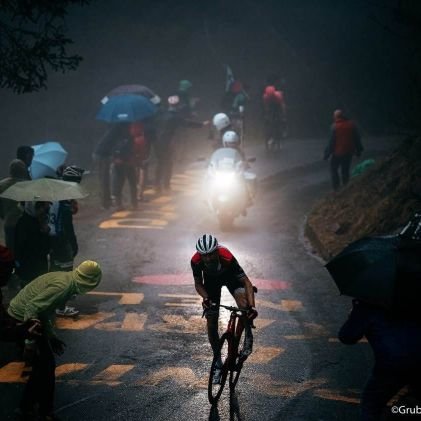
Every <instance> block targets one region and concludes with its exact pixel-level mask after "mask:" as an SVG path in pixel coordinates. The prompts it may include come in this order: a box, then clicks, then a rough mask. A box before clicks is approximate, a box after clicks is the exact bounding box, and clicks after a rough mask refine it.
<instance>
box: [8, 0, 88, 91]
mask: <svg viewBox="0 0 421 421" xmlns="http://www.w3.org/2000/svg"><path fill="white" fill-rule="evenodd" d="M89 2H90V0H0V87H2V88H8V89H12V90H13V91H14V92H16V93H26V92H33V91H38V90H40V89H41V88H44V89H45V88H46V87H47V79H48V71H49V70H52V71H55V72H57V71H61V72H62V73H65V72H66V71H69V70H75V69H76V68H77V67H78V66H79V64H80V62H81V61H82V57H81V56H79V55H77V54H75V55H69V54H68V53H67V51H66V48H67V47H68V46H69V45H70V44H72V43H73V41H72V40H71V39H70V38H68V37H66V31H67V27H66V22H65V17H66V15H67V11H68V8H69V7H70V6H72V5H80V6H82V5H84V4H88V3H89Z"/></svg>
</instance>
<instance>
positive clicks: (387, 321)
mask: <svg viewBox="0 0 421 421" xmlns="http://www.w3.org/2000/svg"><path fill="white" fill-rule="evenodd" d="M338 336H339V339H340V341H341V342H343V343H344V344H349V345H352V344H355V343H357V342H358V341H359V340H360V339H361V338H362V337H363V336H365V337H366V338H367V340H368V342H369V343H370V346H371V348H372V349H373V352H374V358H375V364H374V367H373V371H372V373H371V376H370V378H369V380H368V382H367V384H366V386H365V388H364V391H363V394H362V400H361V420H363V421H379V420H381V419H382V418H381V416H382V412H383V410H384V408H385V406H386V403H387V402H388V401H389V399H391V398H392V397H393V396H394V395H395V394H396V393H397V392H398V391H399V390H400V389H401V388H402V387H403V386H405V385H410V386H412V387H413V391H414V392H415V394H416V395H417V396H418V397H419V396H420V395H419V393H420V392H421V378H420V373H421V318H420V317H418V319H416V318H414V317H408V315H405V316H403V315H400V314H399V315H398V314H394V313H392V312H391V311H386V310H385V309H383V308H381V307H376V306H373V305H371V304H368V303H365V302H362V301H358V300H353V306H352V311H351V313H350V315H349V318H348V320H347V321H346V322H345V324H344V325H343V326H342V328H341V330H340V331H339V335H338Z"/></svg>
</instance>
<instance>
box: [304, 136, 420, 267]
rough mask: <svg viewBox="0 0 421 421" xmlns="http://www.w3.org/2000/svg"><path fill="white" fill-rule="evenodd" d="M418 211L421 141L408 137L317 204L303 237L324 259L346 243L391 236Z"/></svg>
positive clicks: (309, 217)
mask: <svg viewBox="0 0 421 421" xmlns="http://www.w3.org/2000/svg"><path fill="white" fill-rule="evenodd" d="M416 210H421V138H420V137H411V138H407V139H405V140H403V141H402V143H401V144H400V146H399V147H398V148H397V149H396V150H394V151H393V152H392V153H391V154H390V155H388V156H387V157H385V158H383V159H381V160H379V161H378V162H376V164H375V165H373V166H372V167H371V168H369V169H368V170H367V171H366V172H365V173H363V174H361V175H359V176H357V177H355V178H353V179H352V180H351V182H350V183H349V185H348V186H347V187H346V188H344V189H343V190H341V191H339V192H338V193H331V194H329V195H328V196H326V197H325V198H323V199H322V200H320V201H319V202H317V203H316V204H315V206H314V207H313V209H312V210H311V212H310V214H309V215H308V218H307V223H306V227H305V232H306V235H307V237H308V238H309V240H310V241H311V243H312V244H313V246H314V247H315V249H316V250H317V251H318V253H319V254H320V255H321V256H322V257H323V259H325V260H328V259H330V258H331V257H333V256H334V255H336V254H337V253H339V252H340V251H341V250H342V249H343V248H344V247H345V246H346V245H347V244H349V243H351V242H353V241H355V240H357V239H359V238H362V237H365V236H368V235H377V234H390V233H393V232H396V231H398V230H399V229H400V228H401V227H403V226H404V225H405V224H406V222H407V221H408V219H409V218H410V217H411V216H412V214H413V213H414V212H415V211H416Z"/></svg>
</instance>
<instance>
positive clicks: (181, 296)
mask: <svg viewBox="0 0 421 421" xmlns="http://www.w3.org/2000/svg"><path fill="white" fill-rule="evenodd" d="M158 297H165V298H191V299H195V300H197V299H198V300H201V299H202V298H201V297H199V296H198V295H197V294H158Z"/></svg>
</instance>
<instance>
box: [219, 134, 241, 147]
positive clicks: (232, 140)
mask: <svg viewBox="0 0 421 421" xmlns="http://www.w3.org/2000/svg"><path fill="white" fill-rule="evenodd" d="M222 144H223V145H224V147H225V148H232V147H235V146H237V145H239V144H240V137H239V136H238V134H237V133H235V132H234V131H233V130H228V131H227V132H225V133H224V135H223V136H222Z"/></svg>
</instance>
